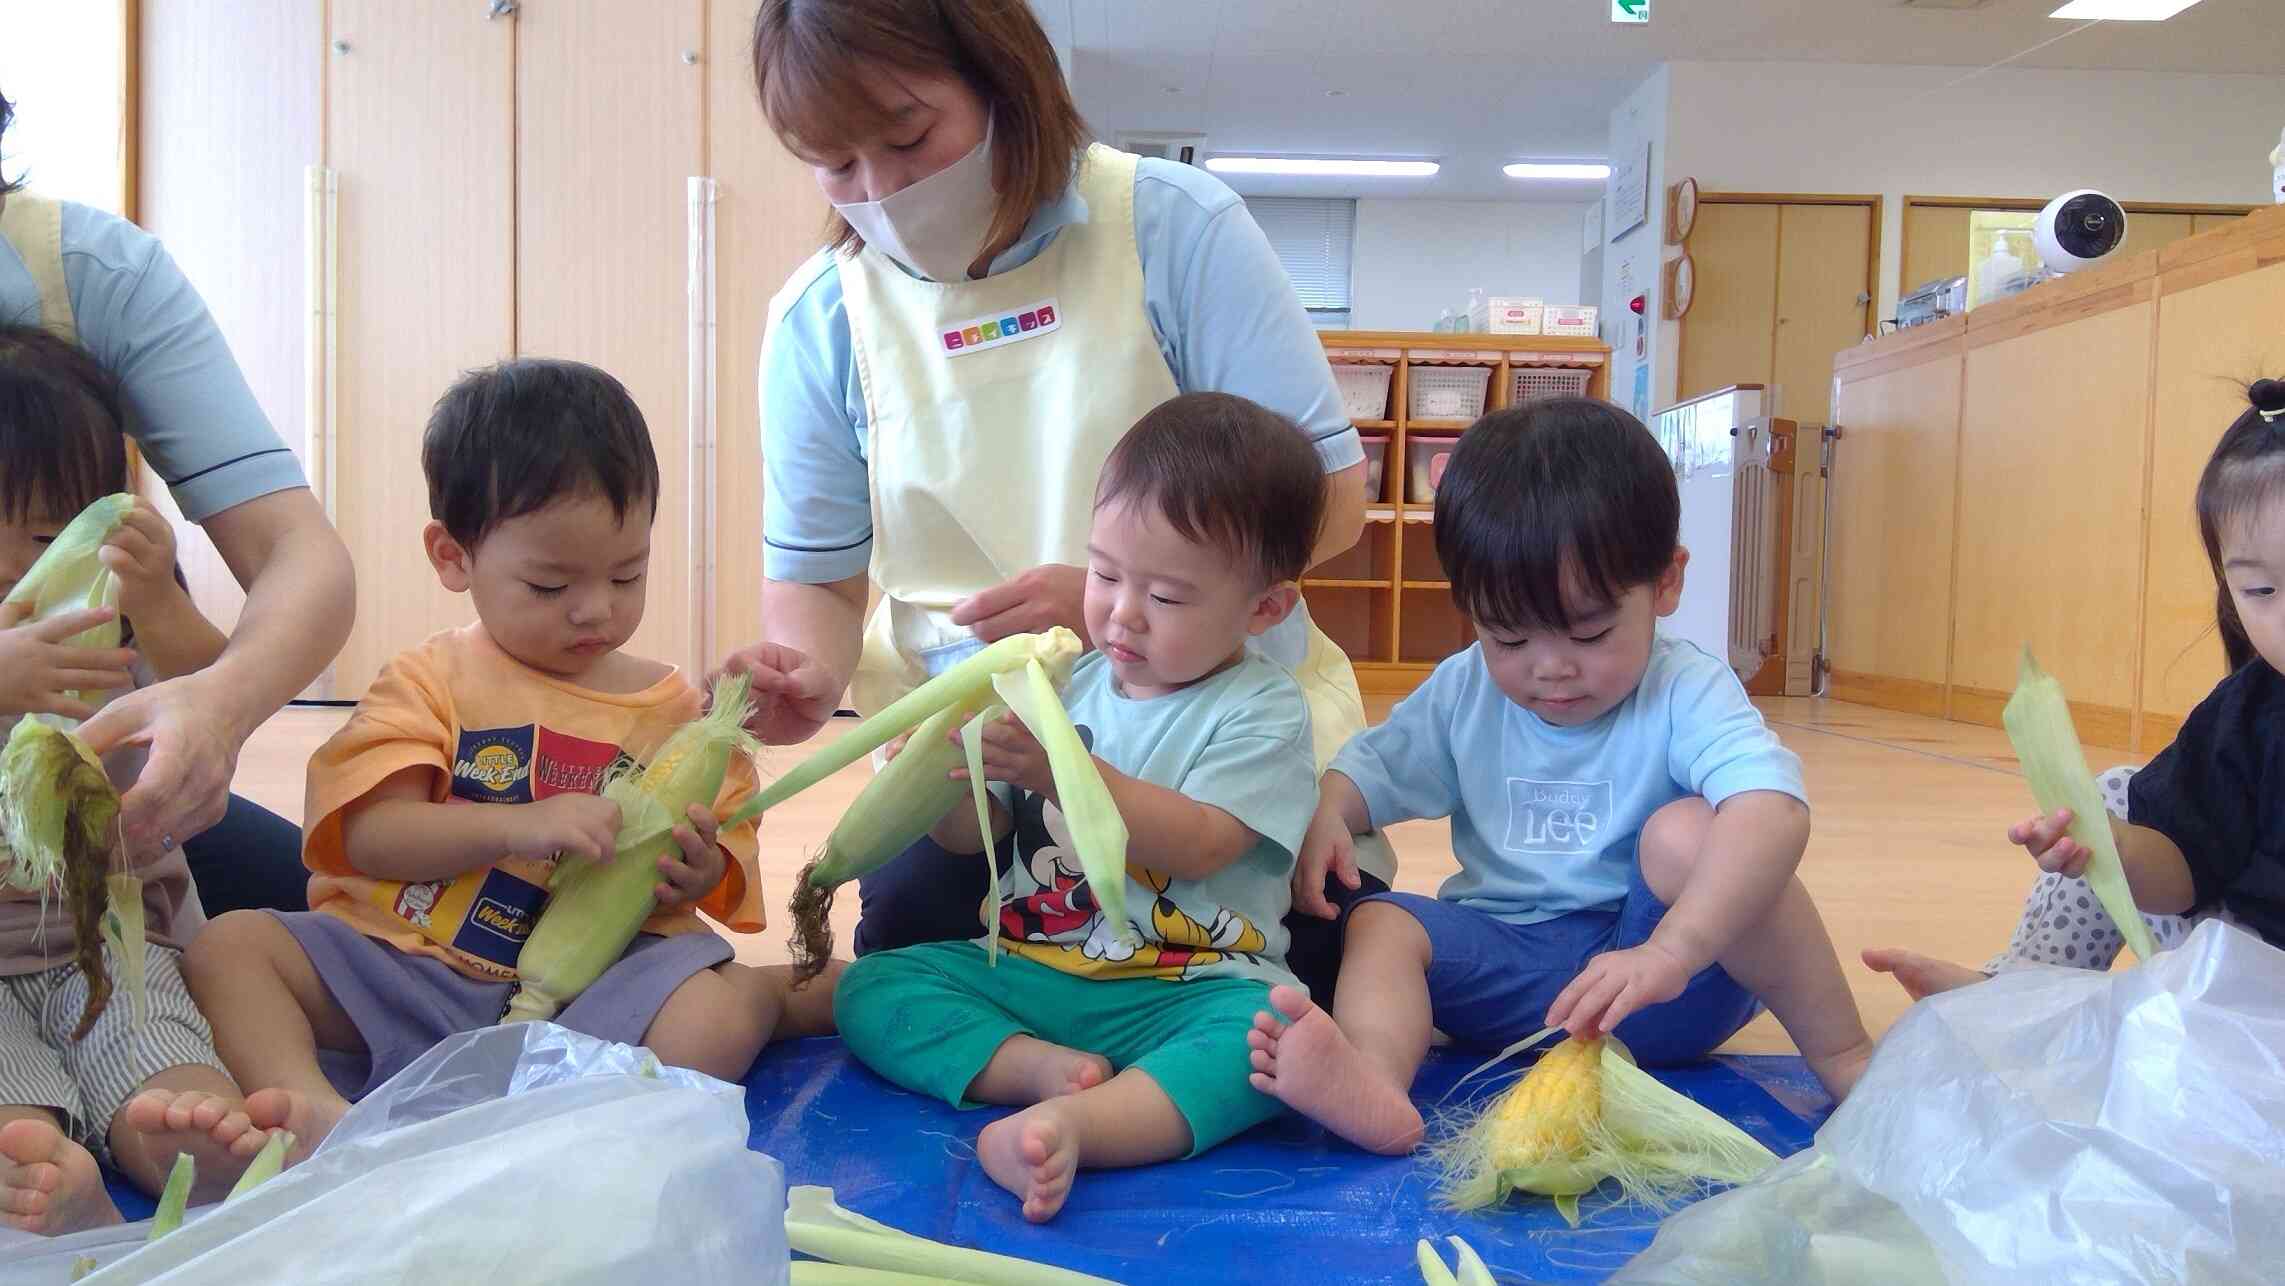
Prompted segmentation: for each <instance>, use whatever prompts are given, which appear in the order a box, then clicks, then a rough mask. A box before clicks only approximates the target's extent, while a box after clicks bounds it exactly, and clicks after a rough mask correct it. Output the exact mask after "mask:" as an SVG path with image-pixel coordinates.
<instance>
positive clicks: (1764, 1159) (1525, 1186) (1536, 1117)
mask: <svg viewBox="0 0 2285 1286" xmlns="http://www.w3.org/2000/svg"><path fill="white" fill-rule="evenodd" d="M1551 1034H1553V1029H1550V1030H1549V1031H1543V1032H1540V1033H1539V1034H1538V1035H1537V1036H1535V1037H1532V1038H1529V1039H1527V1040H1524V1041H1519V1042H1517V1046H1515V1047H1511V1049H1510V1050H1509V1051H1505V1052H1503V1053H1502V1055H1501V1057H1503V1058H1504V1057H1506V1056H1507V1055H1508V1053H1512V1052H1514V1051H1515V1049H1517V1048H1527V1047H1529V1046H1530V1045H1532V1044H1536V1043H1538V1041H1539V1040H1541V1039H1544V1038H1545V1037H1547V1036H1548V1035H1551ZM1470 1075H1473V1073H1470ZM1463 1079H1465V1078H1463ZM1434 1156H1435V1160H1436V1162H1437V1164H1438V1165H1439V1167H1440V1168H1441V1169H1442V1171H1443V1176H1444V1177H1443V1183H1442V1185H1441V1187H1440V1189H1439V1192H1438V1195H1439V1196H1440V1197H1441V1198H1442V1199H1443V1201H1444V1202H1445V1204H1446V1205H1448V1206H1450V1207H1451V1208H1453V1209H1455V1210H1481V1209H1484V1208H1485V1207H1488V1206H1492V1205H1496V1204H1498V1203H1499V1202H1501V1201H1503V1200H1505V1199H1506V1198H1507V1197H1508V1195H1509V1194H1510V1193H1513V1192H1530V1193H1536V1194H1539V1195H1541V1196H1548V1197H1553V1198H1554V1199H1555V1205H1556V1209H1557V1210H1559V1211H1560V1212H1561V1213H1562V1215H1563V1217H1564V1219H1565V1220H1567V1221H1568V1222H1569V1223H1570V1224H1571V1226H1573V1227H1577V1226H1578V1224H1579V1198H1580V1197H1581V1196H1582V1195H1584V1194H1586V1193H1589V1192H1592V1191H1594V1190H1595V1188H1596V1187H1597V1186H1598V1185H1600V1184H1601V1183H1602V1181H1603V1180H1604V1179H1606V1178H1607V1179H1616V1180H1617V1181H1618V1183H1619V1187H1620V1188H1621V1190H1622V1191H1623V1192H1624V1193H1625V1195H1626V1197H1627V1198H1628V1199H1630V1200H1633V1201H1638V1202H1641V1203H1642V1204H1644V1205H1647V1206H1650V1207H1651V1208H1652V1209H1655V1210H1661V1211H1663V1210H1666V1209H1669V1208H1671V1207H1672V1205H1673V1202H1674V1200H1675V1199H1676V1198H1678V1197H1680V1196H1683V1195H1685V1194H1688V1193H1690V1192H1694V1191H1698V1190H1701V1189H1702V1188H1703V1187H1704V1186H1705V1185H1706V1184H1708V1183H1744V1182H1745V1181H1747V1180H1749V1179H1752V1178H1754V1177H1756V1176H1758V1175H1760V1174H1761V1173H1762V1172H1763V1171H1765V1170H1767V1169H1768V1168H1769V1167H1771V1166H1773V1165H1776V1164H1777V1157H1776V1155H1775V1154H1774V1153H1772V1152H1771V1151H1770V1150H1769V1149H1768V1148H1765V1147H1763V1146H1762V1145H1761V1144H1760V1143H1759V1142H1757V1141H1756V1140H1755V1139H1754V1138H1753V1137H1752V1136H1751V1135H1749V1134H1747V1133H1746V1132H1745V1131H1743V1130H1741V1129H1739V1128H1738V1127H1737V1126H1735V1125H1732V1124H1731V1123H1730V1122H1728V1121H1725V1120H1723V1119H1722V1118H1721V1117H1720V1116H1717V1115H1716V1114H1714V1113H1713V1112H1711V1111H1709V1110H1707V1109H1706V1108H1704V1107H1701V1106H1699V1105H1698V1104H1697V1103H1695V1102H1693V1101H1691V1100H1690V1099H1688V1098H1686V1097H1684V1096H1683V1095H1681V1094H1677V1093H1675V1092H1674V1091H1673V1090H1670V1089H1668V1088H1667V1087H1666V1086H1664V1085H1663V1084H1660V1083H1659V1081H1658V1080H1657V1078H1655V1077H1653V1076H1652V1075H1651V1074H1650V1073H1648V1072H1646V1071H1643V1070H1642V1069H1641V1068H1639V1067H1637V1066H1635V1065H1634V1060H1633V1059H1632V1058H1631V1057H1629V1056H1628V1055H1627V1053H1626V1052H1625V1048H1624V1046H1622V1045H1621V1044H1620V1043H1619V1042H1618V1041H1616V1040H1612V1039H1609V1038H1604V1039H1602V1040H1599V1041H1577V1040H1566V1041H1563V1042H1562V1043H1560V1044H1558V1045H1557V1046H1556V1047H1555V1048H1554V1049H1552V1050H1550V1051H1548V1053H1547V1054H1545V1055H1543V1056H1542V1057H1541V1058H1540V1060H1539V1062H1538V1063H1536V1064H1534V1065H1533V1067H1532V1069H1531V1071H1530V1072H1529V1073H1528V1074H1526V1075H1525V1076H1524V1077H1523V1078H1522V1079H1521V1080H1519V1081H1517V1082H1516V1083H1515V1084H1514V1085H1512V1086H1510V1087H1509V1088H1508V1089H1507V1090H1506V1091H1505V1092H1503V1093H1502V1094H1500V1095H1499V1096H1498V1097H1497V1098H1495V1099H1493V1100H1492V1102H1491V1103H1490V1105H1488V1106H1487V1107H1485V1108H1484V1109H1483V1110H1482V1111H1481V1112H1478V1113H1476V1114H1474V1115H1473V1117H1472V1118H1469V1119H1467V1120H1466V1121H1465V1122H1464V1124H1462V1126H1461V1127H1460V1128H1459V1129H1458V1130H1457V1131H1456V1132H1454V1133H1453V1135H1452V1136H1451V1137H1450V1138H1448V1139H1446V1140H1445V1141H1444V1142H1443V1143H1440V1144H1438V1145H1437V1146H1436V1148H1435V1149H1434Z"/></svg>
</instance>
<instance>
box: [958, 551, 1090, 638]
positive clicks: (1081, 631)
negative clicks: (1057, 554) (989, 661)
mask: <svg viewBox="0 0 2285 1286" xmlns="http://www.w3.org/2000/svg"><path fill="white" fill-rule="evenodd" d="M1086 595H1087V569H1086V568H1084V567H1073V566H1071V565H1069V564H1068V563H1045V564H1042V565H1041V566H1038V567H1034V568H1032V569H1031V570H1030V571H1028V572H1024V573H1022V574H1020V575H1018V576H1016V577H1014V578H1013V579H1011V580H1004V581H1001V582H1000V583H999V584H997V585H994V586H992V587H991V588H990V589H987V590H985V591H983V592H982V593H979V594H971V595H969V596H968V597H966V598H964V599H961V600H960V601H959V602H957V603H954V604H953V605H952V623H953V624H954V625H961V626H966V627H967V628H969V629H971V630H974V631H975V632H976V637H977V638H979V639H982V640H983V641H984V642H986V643H997V642H999V641H1000V640H1001V639H1004V638H1006V637H1007V636H1009V635H1010V634H1037V633H1040V632H1041V631H1043V630H1046V629H1048V628H1050V627H1052V626H1057V625H1062V626H1067V627H1069V628H1070V630H1071V631H1072V632H1073V633H1075V634H1077V635H1078V636H1079V638H1080V641H1081V642H1086V641H1087V615H1086V609H1085V606H1084V601H1085V599H1086ZM1090 646H1092V644H1090Z"/></svg>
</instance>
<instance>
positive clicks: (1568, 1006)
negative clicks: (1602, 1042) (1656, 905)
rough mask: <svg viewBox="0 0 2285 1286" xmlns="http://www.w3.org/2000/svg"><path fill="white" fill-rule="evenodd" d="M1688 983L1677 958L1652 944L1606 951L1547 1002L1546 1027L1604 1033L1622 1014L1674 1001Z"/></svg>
mask: <svg viewBox="0 0 2285 1286" xmlns="http://www.w3.org/2000/svg"><path fill="white" fill-rule="evenodd" d="M1689 983H1690V973H1689V971H1688V970H1686V969H1684V968H1683V967H1682V962H1681V961H1680V960H1677V959H1675V958H1674V957H1673V956H1672V955H1670V954H1668V952H1667V950H1666V948H1664V947H1661V946H1659V945H1657V944H1656V943H1652V942H1645V943H1643V944H1642V945H1641V946H1639V947H1629V948H1627V949H1626V950H1624V951H1606V952H1604V953H1603V954H1601V955H1599V956H1596V957H1595V958H1594V959H1592V960H1589V961H1588V962H1587V967H1586V968H1584V969H1581V970H1580V971H1579V976H1578V977H1576V978H1573V979H1572V980H1571V985H1570V986H1568V987H1565V988H1564V989H1563V994H1562V995H1560V996H1557V997H1556V998H1555V1003H1554V1004H1553V1005H1550V1006H1548V1009H1547V1025H1548V1026H1550V1027H1561V1028H1562V1029H1563V1030H1565V1031H1567V1032H1569V1033H1571V1034H1572V1035H1573V1036H1578V1037H1582V1038H1587V1037H1595V1036H1604V1035H1608V1034H1609V1033H1610V1031H1611V1029H1612V1028H1615V1027H1617V1026H1618V1025H1619V1024H1620V1023H1622V1022H1624V1021H1626V1017H1627V1015H1629V1014H1631V1013H1633V1012H1634V1011H1635V1010H1637V1009H1641V1008H1643V1007H1644V1006H1646V1005H1656V1004H1663V1003H1665V1002H1666V1001H1669V1000H1672V999H1674V998H1675V997H1676V996H1679V995H1681V994H1682V988H1684V987H1686V986H1688V985H1689Z"/></svg>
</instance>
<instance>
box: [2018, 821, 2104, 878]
mask: <svg viewBox="0 0 2285 1286" xmlns="http://www.w3.org/2000/svg"><path fill="white" fill-rule="evenodd" d="M2071 821H2072V818H2071V810H2070V809H2068V808H2061V809H2057V810H2056V811H2055V812H2053V813H2050V814H2048V815H2047V816H2045V817H2034V818H2032V819H2031V820H2029V821H2027V822H2023V823H2021V824H2020V825H2016V826H2010V827H2008V828H2007V842H2008V843H2010V844H2020V845H2022V846H2023V847H2024V848H2025V849H2027V850H2029V852H2030V853H2031V858H2032V860H2033V861H2035V862H2037V863H2039V869H2040V870H2042V871H2053V872H2055V873H2056V874H2058V875H2067V876H2069V877H2071V878H2072V879H2074V880H2075V879H2077V878H2079V877H2080V876H2081V875H2084V874H2086V871H2087V862H2088V860H2089V859H2091V858H2092V857H2094V850H2092V849H2090V848H2088V847H2087V846H2086V845H2084V844H2081V843H2080V842H2079V841H2077V840H2075V839H2072V838H2071V836H2070V833H2069V832H2070V829H2071Z"/></svg>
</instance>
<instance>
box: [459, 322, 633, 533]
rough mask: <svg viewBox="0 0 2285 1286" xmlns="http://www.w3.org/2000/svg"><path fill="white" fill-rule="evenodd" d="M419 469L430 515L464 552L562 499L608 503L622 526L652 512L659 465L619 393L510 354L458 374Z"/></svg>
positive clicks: (591, 372) (615, 386)
mask: <svg viewBox="0 0 2285 1286" xmlns="http://www.w3.org/2000/svg"><path fill="white" fill-rule="evenodd" d="M421 472H422V473H424V474H426V475H427V477H428V512H429V516H430V517H431V518H434V519H436V520H437V521H438V522H441V523H443V524H444V529H445V531H447V532H448V533H450V534H451V536H452V538H453V539H454V540H456V541H459V542H460V543H461V544H462V545H465V546H468V547H470V548H473V547H474V546H475V545H476V543H477V542H478V541H480V540H482V539H483V538H484V537H485V536H486V535H487V534H489V533H490V532H491V531H492V529H493V528H495V527H497V526H499V525H500V524H501V523H504V522H506V521H508V520H509V519H511V518H521V517H523V516H524V515H525V514H528V513H534V512H537V511H538V510H540V509H543V508H545V507H547V506H548V505H550V504H552V503H554V502H555V501H558V500H562V499H565V498H567V497H571V496H576V495H591V496H600V497H601V498H603V499H605V500H608V501H610V502H611V509H612V512H613V513H615V514H617V515H618V517H619V521H621V522H625V521H626V520H627V512H628V510H630V509H633V508H634V507H635V506H636V505H638V504H648V505H649V506H650V507H651V514H656V513H657V510H658V497H659V462H658V456H657V455H656V454H655V453H654V452H653V451H652V450H651V433H650V428H649V427H648V426H647V425H645V424H644V423H643V413H642V410H641V409H640V408H638V407H637V406H636V405H635V399H634V398H632V397H630V396H628V394H627V389H626V386H624V385H622V384H620V383H619V381H617V380H615V379H613V378H611V376H610V375H608V374H606V373H604V372H603V371H599V370H597V369H596V368H594V367H592V366H589V365H587V364H585V363H583V362H570V361H561V360H557V359H553V358H541V357H518V358H514V359H511V360H509V361H505V362H501V363H499V364H498V365H495V366H487V367H485V368H484V369H482V370H477V371H470V372H469V373H467V374H466V375H463V376H461V377H460V380H459V382H458V383H455V384H454V385H453V386H452V387H451V388H449V389H446V390H445V393H444V396H443V397H441V398H438V399H437V402H436V409H435V410H434V411H432V412H430V413H429V417H428V431H427V433H426V434H424V435H423V436H422V439H421ZM650 519H651V515H645V516H644V518H643V521H644V522H646V523H648V522H649V521H650Z"/></svg>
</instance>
